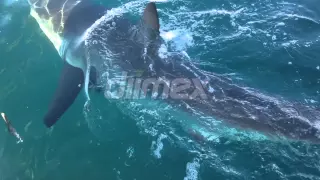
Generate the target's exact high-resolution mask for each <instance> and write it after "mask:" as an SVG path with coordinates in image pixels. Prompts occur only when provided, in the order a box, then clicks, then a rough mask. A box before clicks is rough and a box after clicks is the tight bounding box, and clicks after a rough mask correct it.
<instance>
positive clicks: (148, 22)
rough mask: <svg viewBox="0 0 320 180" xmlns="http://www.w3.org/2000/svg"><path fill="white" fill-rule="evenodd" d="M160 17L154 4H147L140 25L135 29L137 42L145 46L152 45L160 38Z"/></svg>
mask: <svg viewBox="0 0 320 180" xmlns="http://www.w3.org/2000/svg"><path fill="white" fill-rule="evenodd" d="M159 28H160V25H159V16H158V12H157V8H156V5H155V3H154V2H150V3H148V4H147V6H146V8H145V9H144V12H143V16H142V17H141V19H140V21H139V23H138V25H137V26H136V28H134V31H133V32H134V33H133V34H132V35H134V38H135V40H136V41H137V42H140V43H142V44H144V45H145V46H146V47H148V46H149V45H148V44H150V43H151V44H152V43H153V42H155V40H156V39H157V38H158V37H159V35H160V31H159Z"/></svg>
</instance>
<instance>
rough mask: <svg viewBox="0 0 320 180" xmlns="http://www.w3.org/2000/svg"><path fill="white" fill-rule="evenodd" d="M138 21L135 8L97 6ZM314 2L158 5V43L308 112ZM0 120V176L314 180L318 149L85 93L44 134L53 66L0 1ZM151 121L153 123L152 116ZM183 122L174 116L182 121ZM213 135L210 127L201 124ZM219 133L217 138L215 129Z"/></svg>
mask: <svg viewBox="0 0 320 180" xmlns="http://www.w3.org/2000/svg"><path fill="white" fill-rule="evenodd" d="M101 3H102V4H104V5H106V6H109V7H114V8H119V9H120V10H123V11H129V12H130V13H131V14H132V15H133V16H136V17H139V16H140V14H141V12H142V10H143V8H144V6H145V5H146V2H145V1H124V0H122V1H115V0H114V1H101ZM317 4H319V3H318V2H317V1H316V0H305V1H298V0H285V1H276V0H264V1H262V0H247V1H235V0H229V1H225V0H217V1H206V0H199V1H191V0H188V1H187V0H172V1H171V0H168V1H161V2H157V7H158V11H159V15H160V24H161V28H160V29H161V36H162V37H163V38H164V39H165V40H166V41H167V43H168V45H169V46H170V47H171V48H173V49H176V50H179V51H184V52H185V53H186V54H187V55H188V56H189V57H190V58H191V59H192V60H193V61H194V63H195V64H197V65H198V66H199V67H200V68H201V69H203V70H206V71H210V72H215V73H218V74H221V75H223V76H225V77H228V78H231V79H233V81H234V82H235V83H237V84H239V85H242V86H245V87H250V88H254V89H257V90H259V91H260V92H263V93H264V94H265V95H268V96H270V97H274V98H276V99H286V100H288V101H294V102H300V103H303V104H304V105H305V106H313V107H319V105H320V103H319V100H320V61H319V57H320V51H319V48H320V42H319V39H320V8H319V7H318V6H317ZM0 5H1V8H0V54H1V56H0V57H1V61H0V82H1V88H0V111H1V112H5V113H6V114H7V116H8V118H9V119H10V120H11V121H12V123H13V125H14V127H15V128H16V129H17V131H18V132H19V133H20V135H21V136H22V137H23V139H24V142H23V143H19V144H17V143H16V139H15V138H14V137H13V136H11V135H10V134H9V133H8V132H7V130H6V127H5V125H4V123H3V124H2V125H1V123H0V127H1V128H2V129H3V130H2V131H0V159H1V160H0V179H4V180H11V179H70V178H72V179H73V178H75V179H76V178H78V179H123V180H125V179H136V180H139V179H185V180H191V179H202V180H206V179H208V180H210V179H320V178H319V177H320V170H319V168H320V166H319V165H320V164H319V160H320V155H319V153H320V152H319V145H317V144H310V143H306V142H291V141H286V140H273V139H269V138H265V137H264V136H262V135H260V134H259V133H255V132H245V131H242V130H237V129H234V128H232V127H220V126H219V125H216V126H217V127H212V128H210V129H209V130H211V131H208V130H203V131H200V132H201V133H202V136H204V138H205V141H199V140H197V139H196V138H194V137H192V136H190V135H188V134H187V133H185V131H184V127H183V125H184V123H183V121H182V123H181V122H167V121H155V120H153V118H155V117H153V114H152V113H150V116H143V117H141V118H140V119H136V118H135V115H137V116H138V115H139V112H136V114H135V115H125V113H123V111H125V110H123V109H119V108H117V107H116V106H115V105H113V104H109V103H107V102H106V99H104V98H103V97H101V96H99V95H95V94H92V99H93V100H94V101H95V107H96V109H95V110H96V111H99V113H97V112H88V111H87V110H85V109H84V103H85V101H86V99H85V96H84V95H82V96H79V98H78V99H77V100H76V102H75V103H74V105H73V106H72V107H71V108H70V109H69V110H68V112H67V113H66V114H65V115H64V117H63V118H62V119H61V120H60V121H59V123H57V125H56V126H55V127H54V128H53V129H46V128H45V126H44V125H43V123H42V118H43V115H44V113H45V112H46V110H47V105H48V103H49V102H50V100H51V95H52V94H53V93H54V90H55V87H56V85H57V83H58V82H57V80H58V78H59V72H60V69H61V67H62V61H61V59H60V57H59V56H58V54H57V53H56V51H55V49H54V47H53V45H52V44H51V42H50V41H49V40H48V39H47V38H46V37H45V35H44V34H43V33H42V32H41V30H40V28H39V26H38V24H37V23H36V22H35V21H34V19H33V18H32V17H30V15H29V8H28V5H27V3H26V2H25V1H22V0H18V1H10V0H5V1H3V2H1V3H0ZM154 116H155V115H154ZM181 118H182V119H183V117H181ZM210 125H211V126H214V124H213V125H212V124H210ZM218 130H219V131H218Z"/></svg>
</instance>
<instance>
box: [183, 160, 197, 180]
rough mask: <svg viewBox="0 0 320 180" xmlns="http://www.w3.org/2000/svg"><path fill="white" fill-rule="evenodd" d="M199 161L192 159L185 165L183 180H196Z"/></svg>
mask: <svg viewBox="0 0 320 180" xmlns="http://www.w3.org/2000/svg"><path fill="white" fill-rule="evenodd" d="M199 168H200V164H199V160H198V159H194V160H193V161H192V162H189V163H187V168H186V174H187V175H186V177H184V178H183V180H197V179H198V174H199V172H198V171H199Z"/></svg>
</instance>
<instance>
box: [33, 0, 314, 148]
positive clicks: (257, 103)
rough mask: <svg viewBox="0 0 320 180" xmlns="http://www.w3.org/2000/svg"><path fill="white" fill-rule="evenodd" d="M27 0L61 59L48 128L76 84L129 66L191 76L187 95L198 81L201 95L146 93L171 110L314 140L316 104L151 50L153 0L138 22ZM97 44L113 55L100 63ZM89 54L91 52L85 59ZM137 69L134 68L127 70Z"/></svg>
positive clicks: (155, 25) (156, 40) (89, 6)
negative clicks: (280, 96) (288, 99)
mask: <svg viewBox="0 0 320 180" xmlns="http://www.w3.org/2000/svg"><path fill="white" fill-rule="evenodd" d="M29 4H30V7H31V15H32V16H33V17H34V19H35V20H36V21H37V22H38V24H39V26H40V28H41V29H42V31H43V32H44V33H45V34H46V36H47V37H48V38H49V39H50V40H51V42H52V44H53V45H54V47H55V48H56V50H57V51H58V53H59V54H60V56H61V58H62V59H63V60H64V61H65V66H64V68H63V70H62V72H61V78H60V81H59V85H58V87H57V90H56V94H55V95H54V97H53V100H52V103H51V105H50V107H49V110H48V112H47V114H46V115H45V118H44V123H45V124H46V126H47V127H51V126H53V125H54V124H55V123H56V122H57V121H58V119H60V118H61V116H62V115H63V113H64V112H65V111H66V110H67V109H68V108H69V107H70V106H71V105H72V103H73V101H74V100H75V98H76V97H77V96H78V94H79V93H80V91H81V89H82V87H84V88H85V91H86V94H87V97H88V98H89V96H88V93H87V89H88V86H89V84H88V82H89V81H90V82H92V83H93V84H94V85H96V86H98V85H100V86H103V88H104V89H107V88H106V87H107V85H105V84H104V83H106V84H108V83H110V82H111V81H110V82H109V81H107V82H106V81H102V80H100V79H101V77H102V74H103V71H104V70H105V69H108V73H109V74H111V76H112V75H113V76H114V77H118V75H119V74H121V72H128V73H129V74H130V75H131V76H130V77H131V78H132V77H134V78H139V79H140V80H141V79H142V80H143V79H150V78H155V79H159V78H161V79H166V80H168V81H170V82H172V81H174V80H176V79H179V78H180V79H181V78H184V79H196V80H198V82H199V83H198V84H197V86H196V83H193V84H192V85H191V87H190V88H189V89H184V90H185V91H184V92H185V93H189V94H191V93H192V92H195V91H196V90H199V87H200V90H201V91H199V92H201V93H200V96H197V97H193V96H192V98H190V96H187V97H186V98H180V99H179V98H178V99H175V98H162V97H163V95H164V87H165V85H164V86H163V87H162V89H161V88H160V89H161V90H159V92H157V93H158V94H157V95H156V97H152V98H149V100H150V101H154V100H159V101H161V102H164V103H167V104H170V105H172V106H174V107H176V108H177V110H176V111H175V113H176V114H180V113H181V114H185V113H187V115H189V116H192V115H194V114H195V113H197V114H201V115H203V116H212V117H215V118H217V119H219V120H222V121H223V122H225V123H226V124H227V125H230V126H232V127H239V128H242V129H250V130H254V131H258V132H261V133H263V134H266V135H271V136H273V135H275V134H276V135H278V134H279V135H281V136H284V137H287V138H289V139H295V140H307V141H310V142H313V143H319V142H320V141H319V140H320V139H319V137H320V136H319V130H318V129H317V128H316V126H315V124H317V123H318V120H319V118H320V113H319V111H317V110H315V109H313V108H311V107H306V106H303V105H299V104H293V103H279V101H278V100H276V99H275V98H272V97H268V96H266V95H263V94H261V93H259V92H255V91H254V90H249V89H248V88H242V87H240V86H237V85H236V84H233V83H232V81H231V80H229V79H227V78H224V77H223V76H221V75H217V74H214V73H207V72H204V71H201V70H200V69H198V68H197V67H196V66H195V65H193V63H192V62H191V61H190V60H185V59H186V58H185V57H183V55H181V54H177V55H174V56H170V57H160V56H159V53H158V51H159V47H160V46H161V43H162V42H163V41H162V39H161V37H160V31H159V29H160V23H159V14H158V12H157V8H156V4H155V3H153V2H150V3H148V4H147V6H146V7H145V9H144V12H143V15H142V17H141V19H140V21H139V22H138V23H133V22H132V21H131V20H129V19H128V18H125V17H114V18H113V19H112V20H110V21H107V22H104V23H100V24H99V25H98V26H97V24H96V23H97V22H99V20H101V18H102V17H103V16H104V15H105V14H106V13H108V10H109V9H108V8H105V7H102V6H100V5H95V4H94V3H92V2H90V1H89V0H87V1H84V0H83V1H75V0H65V1H63V0H56V1H53V0H51V1H50V0H37V1H36V0H29ZM110 27H111V28H110ZM88 30H90V32H91V36H90V37H88V36H86V35H87V33H88ZM102 31H104V32H108V33H107V34H104V33H101V32H102ZM87 41H91V42H95V43H94V45H92V46H90V47H88V46H86V45H85V43H86V42H87ZM101 50H105V51H106V50H107V51H108V52H111V54H115V56H114V57H113V59H116V60H113V61H112V62H111V63H105V61H104V59H103V57H101V56H100V55H99V52H100V51H101ZM88 51H89V52H91V53H87V52H88ZM92 52H93V53H92ZM88 54H90V55H88ZM88 56H90V57H91V58H90V59H91V60H90V61H88ZM136 72H141V73H140V74H139V75H133V74H134V73H136ZM110 79H112V78H110ZM110 79H109V80H110ZM115 79H116V78H115ZM115 81H116V80H115ZM152 88H153V87H152V86H151V87H149V86H148V87H144V88H143V87H139V88H138V90H139V91H141V90H142V91H141V92H144V93H145V95H147V94H148V93H149V92H150V90H152ZM168 88H172V87H168ZM109 91H110V89H109ZM107 93H108V90H105V95H106V94H107ZM151 94H152V93H151ZM198 95H199V93H198ZM199 97H200V98H199ZM146 107H147V108H154V107H152V106H146ZM177 116H179V115H177ZM187 129H188V130H187V131H189V132H190V134H191V135H193V136H195V137H197V138H198V139H203V138H202V137H201V136H200V135H199V134H197V133H196V131H193V130H192V128H187Z"/></svg>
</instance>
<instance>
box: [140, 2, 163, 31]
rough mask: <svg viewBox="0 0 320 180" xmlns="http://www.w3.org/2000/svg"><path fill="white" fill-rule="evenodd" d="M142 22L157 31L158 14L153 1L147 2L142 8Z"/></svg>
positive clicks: (158, 25) (158, 27)
mask: <svg viewBox="0 0 320 180" xmlns="http://www.w3.org/2000/svg"><path fill="white" fill-rule="evenodd" d="M142 19H143V21H144V24H145V25H147V26H148V27H149V28H152V29H153V30H155V31H159V29H160V24H159V16H158V11H157V7H156V4H155V3H154V2H150V3H148V5H147V7H146V8H145V9H144V12H143V17H142Z"/></svg>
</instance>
